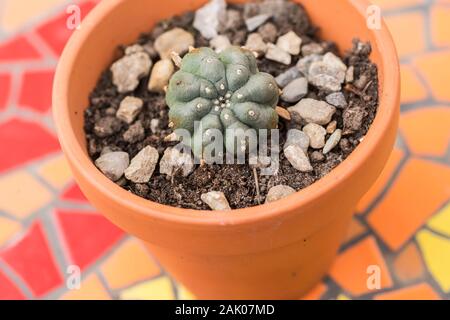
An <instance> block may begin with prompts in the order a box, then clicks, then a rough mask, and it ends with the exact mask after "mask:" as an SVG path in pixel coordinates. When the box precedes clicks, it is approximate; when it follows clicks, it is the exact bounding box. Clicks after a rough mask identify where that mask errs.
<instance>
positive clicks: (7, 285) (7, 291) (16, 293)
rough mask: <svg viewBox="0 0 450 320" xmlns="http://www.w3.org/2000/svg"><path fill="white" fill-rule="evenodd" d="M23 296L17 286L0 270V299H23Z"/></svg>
mask: <svg viewBox="0 0 450 320" xmlns="http://www.w3.org/2000/svg"><path fill="white" fill-rule="evenodd" d="M25 298H26V297H25V296H24V294H23V293H22V292H21V291H20V290H19V288H17V287H16V285H15V284H14V283H13V282H12V281H11V280H9V278H8V277H7V276H6V275H5V274H3V272H1V271H0V300H24V299H25Z"/></svg>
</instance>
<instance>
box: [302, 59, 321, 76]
mask: <svg viewBox="0 0 450 320" xmlns="http://www.w3.org/2000/svg"><path fill="white" fill-rule="evenodd" d="M322 59H323V56H322V55H319V54H311V55H309V56H306V57H303V58H301V59H300V60H298V62H297V68H298V70H300V72H301V73H303V75H305V76H308V74H309V68H310V67H311V65H312V64H313V63H314V62H317V61H322Z"/></svg>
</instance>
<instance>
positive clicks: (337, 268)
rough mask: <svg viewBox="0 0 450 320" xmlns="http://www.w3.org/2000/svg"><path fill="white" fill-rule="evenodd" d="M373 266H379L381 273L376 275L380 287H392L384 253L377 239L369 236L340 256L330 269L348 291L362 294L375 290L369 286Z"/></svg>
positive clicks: (334, 278) (356, 294)
mask: <svg viewBox="0 0 450 320" xmlns="http://www.w3.org/2000/svg"><path fill="white" fill-rule="evenodd" d="M371 266H376V267H377V268H379V272H380V273H379V274H378V275H376V276H379V280H380V282H379V284H380V287H379V288H378V289H385V288H389V287H391V286H392V279H391V275H390V272H389V269H388V268H387V266H386V263H385V261H384V258H383V255H382V253H381V251H380V249H379V247H378V245H377V243H376V241H375V239H374V238H373V237H367V238H365V239H363V240H361V241H360V242H358V243H357V244H355V245H354V246H352V247H350V248H349V249H347V250H345V251H344V252H342V253H341V254H340V255H339V256H338V258H337V259H336V261H335V262H334V264H333V266H332V268H331V270H330V276H331V278H333V280H334V281H336V282H337V283H338V284H339V285H340V286H341V287H342V288H344V289H345V290H346V291H348V292H350V293H351V294H352V295H354V296H360V295H363V294H367V293H370V292H373V291H374V289H372V288H371V287H370V288H369V286H368V281H371V276H373V275H372V273H371V272H370V267H371ZM368 268H369V269H368ZM375 290H376V289H375Z"/></svg>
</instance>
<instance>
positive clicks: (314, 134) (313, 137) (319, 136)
mask: <svg viewBox="0 0 450 320" xmlns="http://www.w3.org/2000/svg"><path fill="white" fill-rule="evenodd" d="M303 132H304V133H305V134H306V135H307V136H308V137H309V141H310V146H311V148H313V149H322V148H323V147H324V146H325V136H326V135H327V131H326V130H325V129H324V128H323V127H322V126H319V125H318V124H315V123H309V124H307V125H306V126H305V127H303Z"/></svg>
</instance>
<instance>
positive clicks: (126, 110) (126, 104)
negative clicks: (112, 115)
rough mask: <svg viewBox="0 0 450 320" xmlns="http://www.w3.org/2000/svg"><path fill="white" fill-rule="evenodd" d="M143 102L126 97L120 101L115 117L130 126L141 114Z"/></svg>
mask: <svg viewBox="0 0 450 320" xmlns="http://www.w3.org/2000/svg"><path fill="white" fill-rule="evenodd" d="M143 106H144V102H143V101H142V100H141V99H139V98H136V97H132V96H128V97H126V98H125V99H123V100H122V102H121V103H120V106H119V109H118V110H117V113H116V117H117V118H119V119H120V120H122V121H125V122H126V123H128V124H131V123H132V122H133V121H134V120H135V119H136V117H137V116H138V114H139V113H140V112H141V110H142V107H143Z"/></svg>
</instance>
